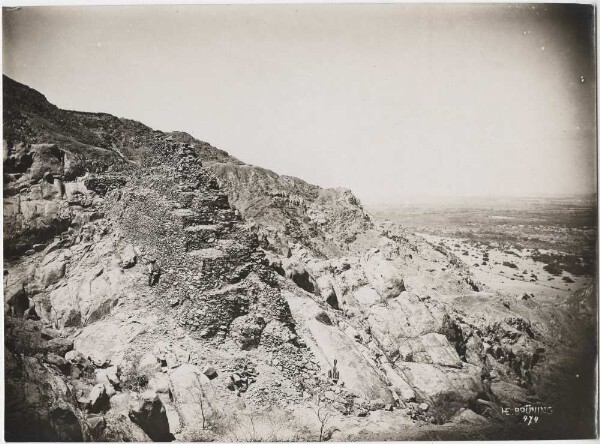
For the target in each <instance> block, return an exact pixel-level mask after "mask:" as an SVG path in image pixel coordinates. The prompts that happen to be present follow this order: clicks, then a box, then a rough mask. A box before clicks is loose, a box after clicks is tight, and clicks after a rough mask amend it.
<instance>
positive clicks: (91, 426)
mask: <svg viewBox="0 0 600 444" xmlns="http://www.w3.org/2000/svg"><path fill="white" fill-rule="evenodd" d="M86 422H87V425H88V430H89V432H90V435H92V438H93V439H94V440H96V441H97V440H99V438H100V437H101V436H102V432H104V429H105V428H106V420H105V419H104V416H88V417H87V419H86Z"/></svg>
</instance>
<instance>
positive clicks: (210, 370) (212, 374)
mask: <svg viewBox="0 0 600 444" xmlns="http://www.w3.org/2000/svg"><path fill="white" fill-rule="evenodd" d="M202 373H204V375H206V377H207V378H208V379H215V378H216V377H217V376H218V373H217V371H216V370H215V368H214V367H213V366H212V365H207V366H206V367H204V370H202Z"/></svg>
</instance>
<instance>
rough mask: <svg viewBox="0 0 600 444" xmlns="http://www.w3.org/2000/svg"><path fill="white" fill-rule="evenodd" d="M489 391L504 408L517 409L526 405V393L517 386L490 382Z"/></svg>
mask: <svg viewBox="0 0 600 444" xmlns="http://www.w3.org/2000/svg"><path fill="white" fill-rule="evenodd" d="M490 390H491V392H492V394H493V395H494V396H495V397H496V398H497V399H498V402H499V403H500V404H502V405H503V406H505V407H519V406H521V405H523V404H526V403H527V391H526V390H525V389H523V388H521V387H519V386H518V385H514V384H510V383H508V382H504V381H499V382H492V384H491V385H490Z"/></svg>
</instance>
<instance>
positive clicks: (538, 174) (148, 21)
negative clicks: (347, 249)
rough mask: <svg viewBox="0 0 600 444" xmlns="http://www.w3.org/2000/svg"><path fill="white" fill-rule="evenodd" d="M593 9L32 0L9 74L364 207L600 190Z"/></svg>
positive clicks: (9, 27) (11, 45)
mask: <svg viewBox="0 0 600 444" xmlns="http://www.w3.org/2000/svg"><path fill="white" fill-rule="evenodd" d="M592 13H593V11H592V9H591V7H586V6H577V5H570V6H564V5H544V4H537V5H508V4H494V5H483V4H479V5H478V4H471V5H465V4H454V5H451V4H445V5H439V4H437V5H434V4H429V5H427V4H421V5H414V4H413V5H409V4H370V5H364V4H361V5H359V4H345V5H342V4H337V5H314V4H313V5H311V4H305V5H299V4H296V5H294V4H289V5H260V6H259V5H254V6H248V5H246V6H243V5H237V6H227V5H213V6H207V5H204V6H174V5H172V6H123V7H116V6H97V7H81V6H80V7H25V8H21V9H18V10H7V9H5V10H4V13H3V72H4V74H6V75H8V76H9V77H11V78H13V79H15V80H17V81H19V82H22V83H25V84H27V85H29V86H31V87H33V88H35V89H37V90H38V91H40V92H42V93H43V94H44V95H46V97H47V98H48V100H49V101H50V102H52V103H54V104H55V105H57V106H59V107H61V108H65V109H74V110H80V111H91V112H107V113H111V114H114V115H117V116H119V117H127V118H131V119H135V120H139V121H141V122H143V123H145V124H146V125H148V126H150V127H152V128H154V129H159V130H162V131H174V130H178V131H185V132H188V133H190V134H192V135H193V136H194V137H196V138H198V139H200V140H204V141H207V142H209V143H211V144H212V145H214V146H216V147H218V148H221V149H224V150H225V151H227V152H229V153H230V154H231V155H233V156H235V157H237V158H239V159H241V160H243V161H244V162H247V163H250V164H254V165H259V166H262V167H265V168H268V169H271V170H273V171H275V172H277V173H279V174H286V175H292V176H297V177H300V178H302V179H304V180H306V181H308V182H311V183H315V184H318V185H321V186H323V187H337V186H340V187H346V188H350V189H352V190H353V191H354V192H355V194H356V195H357V196H358V197H359V198H360V199H361V200H362V201H363V202H364V203H403V202H407V201H413V200H414V199H418V198H419V196H436V197H445V196H488V195H490V196H537V195H564V194H581V193H592V192H595V189H596V165H597V163H596V127H595V125H596V106H595V97H596V84H595V54H594V50H593V48H594V46H593V42H594V39H595V37H594V35H593V34H592V29H593V17H592Z"/></svg>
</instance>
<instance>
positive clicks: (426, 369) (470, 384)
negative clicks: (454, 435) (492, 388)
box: [397, 362, 484, 417]
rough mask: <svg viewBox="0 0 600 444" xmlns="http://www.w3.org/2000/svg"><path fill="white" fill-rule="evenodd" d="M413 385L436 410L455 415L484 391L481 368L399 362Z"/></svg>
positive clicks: (400, 368)
mask: <svg viewBox="0 0 600 444" xmlns="http://www.w3.org/2000/svg"><path fill="white" fill-rule="evenodd" d="M397 368H398V370H400V371H402V373H403V374H404V375H405V377H406V379H407V380H408V382H409V383H410V385H411V386H412V387H413V388H414V389H415V391H416V392H418V393H419V395H420V396H421V397H422V398H424V399H427V400H428V402H429V404H433V406H435V407H436V409H438V410H441V411H443V412H445V413H446V414H448V415H449V416H448V417H450V416H452V414H454V413H455V412H456V411H457V410H458V409H459V408H461V407H466V406H467V405H468V404H469V403H470V402H473V401H475V400H476V399H477V397H478V394H480V393H483V392H484V388H483V385H482V382H481V369H480V368H479V367H476V366H474V365H470V364H464V366H463V368H462V369H457V368H452V367H444V366H437V365H431V364H424V363H417V362H401V363H397Z"/></svg>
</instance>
